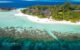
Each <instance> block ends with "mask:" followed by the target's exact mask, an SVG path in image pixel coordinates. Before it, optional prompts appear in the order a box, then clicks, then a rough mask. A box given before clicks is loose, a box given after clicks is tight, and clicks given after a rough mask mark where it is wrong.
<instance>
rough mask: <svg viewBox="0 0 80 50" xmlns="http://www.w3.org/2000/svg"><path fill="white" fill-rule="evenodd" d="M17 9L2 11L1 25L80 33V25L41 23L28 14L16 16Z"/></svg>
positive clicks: (0, 16) (0, 15)
mask: <svg viewBox="0 0 80 50" xmlns="http://www.w3.org/2000/svg"><path fill="white" fill-rule="evenodd" d="M14 14H17V12H16V11H10V12H0V27H7V26H8V27H26V28H29V27H32V28H33V29H36V28H38V29H42V30H44V29H45V30H47V31H58V32H70V33H80V25H71V24H70V25H69V24H40V23H35V22H32V21H30V20H28V19H27V18H26V16H15V15H14Z"/></svg>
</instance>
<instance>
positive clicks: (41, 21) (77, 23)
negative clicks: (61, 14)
mask: <svg viewBox="0 0 80 50" xmlns="http://www.w3.org/2000/svg"><path fill="white" fill-rule="evenodd" d="M15 16H26V18H27V19H28V20H30V21H32V22H36V23H42V24H74V25H80V22H76V23H72V22H70V21H65V20H63V21H56V20H52V19H48V18H43V19H41V18H38V17H37V16H32V15H27V14H23V13H21V11H20V9H18V10H17V14H15Z"/></svg>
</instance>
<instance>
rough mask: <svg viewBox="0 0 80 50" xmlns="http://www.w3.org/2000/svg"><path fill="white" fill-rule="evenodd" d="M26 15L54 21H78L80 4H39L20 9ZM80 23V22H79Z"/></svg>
mask: <svg viewBox="0 0 80 50" xmlns="http://www.w3.org/2000/svg"><path fill="white" fill-rule="evenodd" d="M20 11H21V12H22V13H23V14H25V15H32V16H36V17H37V18H39V19H44V18H46V19H48V20H50V21H51V22H53V21H68V22H72V23H77V22H79V21H80V5H77V4H71V3H64V4H56V5H51V6H50V5H38V6H31V7H27V8H24V9H21V10H20ZM79 23H80V22H79Z"/></svg>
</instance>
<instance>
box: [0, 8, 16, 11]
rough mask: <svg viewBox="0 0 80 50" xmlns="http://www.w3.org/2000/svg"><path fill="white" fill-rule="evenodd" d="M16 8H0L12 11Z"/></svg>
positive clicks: (0, 9)
mask: <svg viewBox="0 0 80 50" xmlns="http://www.w3.org/2000/svg"><path fill="white" fill-rule="evenodd" d="M14 9H15V8H0V11H11V10H14Z"/></svg>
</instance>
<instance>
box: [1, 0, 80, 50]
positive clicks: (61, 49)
mask: <svg viewBox="0 0 80 50" xmlns="http://www.w3.org/2000/svg"><path fill="white" fill-rule="evenodd" d="M63 3H64V2H38V1H35V2H33V1H27V2H25V1H20V2H17V1H16V2H11V3H0V7H1V8H6V7H7V8H8V7H9V8H16V9H18V8H24V7H28V6H33V5H54V4H63ZM71 3H72V4H80V3H79V2H71ZM17 13H18V12H17V11H16V10H14V11H3V12H0V27H25V28H33V29H36V28H37V29H42V30H46V31H47V32H48V33H49V34H50V35H51V36H53V38H55V39H56V38H57V37H55V36H54V34H52V33H51V31H57V32H69V33H80V25H72V24H40V23H35V22H32V21H30V20H28V19H27V17H26V16H15V14H17ZM0 40H1V39H0ZM5 41H6V40H5ZM61 42H62V43H59V42H57V41H55V42H53V41H52V42H42V41H39V42H37V41H36V42H34V41H29V40H26V41H24V42H23V43H20V44H18V45H11V44H10V43H8V42H1V41H0V50H80V48H79V47H80V41H72V42H64V41H61ZM2 44H3V46H2Z"/></svg>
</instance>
